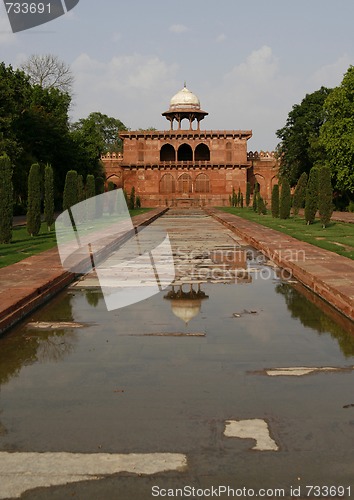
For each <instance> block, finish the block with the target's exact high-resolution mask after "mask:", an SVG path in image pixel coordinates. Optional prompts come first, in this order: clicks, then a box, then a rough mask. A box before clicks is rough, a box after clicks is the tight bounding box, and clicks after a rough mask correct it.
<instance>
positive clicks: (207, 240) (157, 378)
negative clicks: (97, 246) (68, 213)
mask: <svg viewBox="0 0 354 500" xmlns="http://www.w3.org/2000/svg"><path fill="white" fill-rule="evenodd" d="M155 225H156V227H158V228H159V229H163V230H164V231H168V233H169V236H170V239H171V243H172V249H173V254H174V258H175V270H176V278H175V281H174V283H173V284H172V285H170V286H167V287H166V289H165V290H164V291H162V292H160V293H158V294H155V295H153V296H151V297H149V298H148V299H146V300H144V301H141V302H139V303H138V304H134V305H131V306H129V307H125V308H122V309H117V310H112V311H110V312H107V310H106V306H105V302H104V298H103V295H102V292H101V290H100V288H99V283H98V280H97V277H96V276H95V274H94V273H92V274H91V275H87V276H86V277H85V278H84V279H82V280H81V281H79V282H78V283H77V284H75V285H74V286H71V287H70V289H69V290H68V291H65V292H62V293H61V294H60V295H59V296H58V297H56V298H55V299H54V300H53V301H52V302H51V303H50V304H48V305H46V306H45V307H43V308H42V309H41V310H40V311H38V312H36V313H35V314H32V315H31V316H30V318H29V320H28V322H27V323H26V324H22V325H20V326H18V327H16V328H14V329H13V330H12V331H11V332H9V334H7V335H6V336H4V337H3V338H2V339H1V340H0V347H1V348H0V384H1V386H0V476H1V474H2V479H3V480H2V481H1V478H0V498H6V495H8V496H7V497H15V496H16V495H17V496H19V495H20V494H21V491H23V492H24V493H23V498H26V499H47V498H51V499H52V498H53V499H61V500H62V499H64V498H65V499H66V498H72V497H73V498H78V499H91V498H92V499H101V498H102V499H137V500H139V499H144V500H145V499H149V498H153V497H154V496H158V495H157V494H158V493H159V492H160V493H161V494H160V496H162V494H163V493H164V490H166V489H167V488H170V489H171V493H172V492H175V491H176V488H179V489H181V488H184V487H190V488H196V489H199V493H196V494H195V497H202V498H206V497H207V493H208V490H209V489H210V488H212V487H219V486H220V487H223V486H225V487H230V488H233V489H235V490H236V489H241V488H248V489H254V490H255V492H256V494H258V493H257V492H259V490H260V489H262V488H264V489H267V488H269V489H272V490H273V492H274V490H275V489H283V490H284V495H277V497H278V498H279V497H282V498H291V497H294V495H291V488H292V489H293V492H294V491H298V490H295V488H297V489H298V488H300V489H301V496H302V498H313V497H316V498H322V496H319V495H313V496H312V497H311V495H310V494H307V493H310V492H311V490H310V489H308V488H307V487H308V486H311V485H312V486H313V485H317V486H333V487H335V488H336V490H335V491H334V490H333V489H332V493H333V492H334V493H338V495H337V497H338V498H350V493H351V494H353V491H354V479H353V477H354V476H353V465H354V451H353V436H354V413H353V411H354V410H353V408H354V407H353V406H352V405H353V404H354V396H353V384H354V372H353V366H354V337H353V335H352V334H351V333H350V332H351V331H352V325H353V324H352V322H350V321H349V320H346V319H345V318H343V317H342V316H339V315H338V313H336V312H335V311H334V310H330V311H329V310H328V307H329V306H328V305H326V304H322V303H321V301H320V300H319V299H318V297H315V296H313V295H312V294H309V292H308V291H305V295H304V293H303V292H304V290H303V288H302V287H301V285H300V284H299V283H298V282H297V280H294V279H292V278H291V276H290V277H289V276H285V275H283V274H282V272H281V271H280V270H279V269H278V268H277V267H276V266H275V265H274V263H273V262H271V261H268V260H267V259H266V260H265V259H263V258H262V257H261V255H260V254H259V253H258V252H256V251H254V250H253V249H252V248H250V247H249V245H248V244H247V243H245V242H244V241H242V240H241V239H240V238H239V237H237V236H235V234H234V233H232V232H231V231H230V230H228V229H227V228H225V227H222V226H221V225H220V224H218V223H217V222H216V221H214V220H212V219H211V218H209V217H206V216H205V214H203V213H202V212H199V211H195V212H193V213H192V214H191V213H190V212H188V213H183V212H181V211H179V212H174V211H170V212H168V214H167V215H165V216H164V217H163V218H160V219H158V220H157V221H156V222H155V223H154V224H153V226H154V227H155ZM133 277H134V266H133V265H132V266H130V267H129V266H127V269H126V275H125V276H122V280H124V279H127V280H131V279H132V278H133ZM135 279H136V282H145V281H146V280H145V279H144V276H143V275H142V274H141V269H138V270H137V271H136V275H135ZM145 286H148V285H147V284H146V282H145ZM337 319H338V321H337ZM27 453H30V454H31V455H26V454H27ZM9 455H11V456H9ZM9 460H10V463H9ZM11 461H12V462H11ZM26 463H28V464H29V465H28V469H26V465H24V464H26ZM70 464H71V466H70ZM102 464H104V465H102ZM68 465H69V467H68ZM147 465H148V466H149V467H150V469H146V468H144V467H146V466H147ZM70 467H71V468H70ZM26 475H27V477H26ZM5 480H6V481H5ZM50 485H52V486H50ZM15 486H16V487H15ZM36 486H37V487H38V489H33V488H35V487H36ZM45 486H47V487H45ZM49 486H50V487H49ZM339 487H343V488H344V490H343V493H344V494H343V495H342V494H341V492H342V489H339ZM6 488H7V489H6ZM11 488H13V489H11ZM349 488H352V490H351V491H349ZM162 489H163V490H162ZM203 489H207V491H206V492H205V495H204V496H202V495H201V494H200V493H202V490H203ZM188 491H189V490H185V493H188ZM220 491H221V492H222V491H223V490H220ZM268 493H269V494H267V495H264V498H273V495H271V494H270V493H271V492H270V491H269V492H268ZM169 496H172V494H170V495H169ZM175 496H177V495H175ZM179 496H180V497H182V498H183V496H181V495H179ZM189 496H191V495H189ZM220 496H221V497H224V498H226V497H227V496H226V494H222V495H220ZM237 496H238V497H239V498H247V497H248V496H247V495H245V494H242V495H237ZM249 496H251V495H249ZM254 496H256V495H254ZM185 497H187V494H186V495H185ZM274 497H275V495H274ZM297 497H299V496H298V495H297ZM332 498H335V496H334V495H332Z"/></svg>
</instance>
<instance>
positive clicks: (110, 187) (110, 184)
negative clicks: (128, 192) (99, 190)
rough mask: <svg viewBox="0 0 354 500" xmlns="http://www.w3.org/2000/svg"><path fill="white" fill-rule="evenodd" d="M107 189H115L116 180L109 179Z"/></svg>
mask: <svg viewBox="0 0 354 500" xmlns="http://www.w3.org/2000/svg"><path fill="white" fill-rule="evenodd" d="M107 189H108V191H113V190H114V182H112V181H109V182H108V184H107Z"/></svg>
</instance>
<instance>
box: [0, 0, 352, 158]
mask: <svg viewBox="0 0 354 500" xmlns="http://www.w3.org/2000/svg"><path fill="white" fill-rule="evenodd" d="M353 22H354V2H353V0H336V1H335V2H334V1H333V0H331V1H328V0H296V1H294V0H248V1H247V2H245V1H240V0H218V1H216V0H214V1H210V0H188V1H187V0H174V1H171V0H150V1H141V0H129V1H128V0H125V1H119V0H102V1H101V2H100V1H98V0H80V2H79V4H78V5H77V6H76V7H75V8H74V9H73V10H71V11H70V12H68V13H67V14H65V15H64V16H62V17H60V18H58V19H55V20H53V21H51V22H50V23H47V24H44V25H42V26H39V27H37V28H32V29H30V30H27V31H23V32H20V33H16V34H13V33H12V32H11V27H10V24H9V21H8V19H7V16H6V11H5V7H4V4H3V3H1V4H0V54H1V58H0V60H1V61H4V62H5V63H6V64H11V65H12V66H13V67H14V68H17V67H18V66H19V65H20V64H21V63H22V62H24V61H25V60H26V59H27V58H28V57H29V56H30V55H32V54H49V53H50V54H54V55H56V56H58V57H59V58H60V59H61V60H63V61H65V62H66V63H67V64H68V65H70V67H71V70H72V73H73V75H74V78H75V84H74V89H73V93H74V95H73V103H72V106H71V110H70V117H71V120H73V121H76V120H78V119H80V118H85V117H87V116H88V115H89V113H91V112H93V111H99V112H101V113H104V114H107V115H108V116H112V117H115V118H119V119H120V120H121V121H122V122H123V123H124V124H125V125H126V126H127V127H129V128H130V129H131V130H135V129H138V128H147V127H155V128H157V129H159V130H168V129H169V123H168V122H167V121H166V119H165V118H163V117H162V116H161V113H162V112H164V111H167V109H168V108H169V102H170V99H171V97H172V96H173V95H174V94H176V93H177V92H178V91H179V90H181V89H182V88H183V85H184V82H186V84H187V87H188V89H189V90H191V91H192V92H194V93H195V94H196V95H197V96H198V97H199V99H200V102H201V107H202V109H203V110H205V111H207V112H208V113H209V115H208V116H207V117H206V118H205V119H204V120H203V122H201V128H202V129H206V130H219V129H221V130H230V129H231V130H234V129H236V130H240V129H241V130H252V131H253V137H252V139H251V140H250V141H249V143H248V149H249V150H252V151H257V150H258V151H260V150H265V151H271V150H273V149H274V148H275V147H276V145H277V143H278V142H279V140H278V139H277V137H276V130H277V129H279V128H281V127H283V126H284V125H285V123H286V119H287V115H288V113H289V111H291V109H292V106H293V105H294V104H299V103H300V102H301V101H302V99H303V98H304V97H305V95H306V94H307V93H311V92H313V91H315V90H317V89H319V88H320V87H321V86H322V85H324V86H327V87H334V86H337V85H339V84H340V82H341V80H342V78H343V75H344V73H345V72H346V71H347V69H348V67H349V66H350V65H352V64H353V65H354V30H353Z"/></svg>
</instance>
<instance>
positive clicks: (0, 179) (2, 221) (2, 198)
mask: <svg viewBox="0 0 354 500" xmlns="http://www.w3.org/2000/svg"><path fill="white" fill-rule="evenodd" d="M12 216H13V188H12V165H11V162H10V158H9V157H8V156H7V155H2V156H0V243H10V242H11V239H12Z"/></svg>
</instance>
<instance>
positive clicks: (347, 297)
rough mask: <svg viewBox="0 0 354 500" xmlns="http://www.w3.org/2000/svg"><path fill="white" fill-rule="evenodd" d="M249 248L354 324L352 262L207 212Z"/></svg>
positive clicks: (216, 212) (233, 217) (232, 217)
mask: <svg viewBox="0 0 354 500" xmlns="http://www.w3.org/2000/svg"><path fill="white" fill-rule="evenodd" d="M208 213H209V214H210V215H213V217H215V218H216V220H218V221H219V222H221V223H222V224H224V225H225V226H226V227H228V228H229V229H232V230H233V231H235V232H236V234H238V235H239V236H241V237H242V238H243V239H245V241H247V242H248V243H249V244H250V245H252V246H254V247H255V248H257V249H258V250H261V251H262V252H263V253H265V254H266V255H267V256H268V257H269V258H270V259H271V260H273V261H274V262H275V263H276V264H277V265H279V266H280V267H282V268H287V269H289V271H290V272H291V273H292V274H293V275H294V276H295V277H296V278H297V279H299V280H300V281H301V282H302V283H303V284H304V285H306V286H307V287H308V288H310V289H311V290H313V291H314V292H315V293H316V294H318V295H319V296H320V297H322V298H323V299H324V300H326V301H327V302H329V303H330V304H332V305H333V306H334V307H335V308H336V309H338V310H339V311H340V312H342V313H343V314H344V315H346V316H347V317H348V318H350V319H352V320H354V261H353V260H351V259H348V258H347V257H342V256H340V255H337V254H335V253H333V252H329V251H328V250H323V249H321V248H318V247H315V246H313V245H310V244H309V243H305V242H302V241H299V240H297V239H295V238H292V237H291V236H287V235H285V234H283V233H280V232H278V231H274V230H273V229H269V228H267V227H265V226H262V225H260V224H257V223H255V222H251V221H247V220H245V219H242V218H241V217H237V216H236V215H231V214H228V213H225V212H222V211H219V210H214V209H210V210H208Z"/></svg>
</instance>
